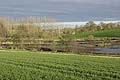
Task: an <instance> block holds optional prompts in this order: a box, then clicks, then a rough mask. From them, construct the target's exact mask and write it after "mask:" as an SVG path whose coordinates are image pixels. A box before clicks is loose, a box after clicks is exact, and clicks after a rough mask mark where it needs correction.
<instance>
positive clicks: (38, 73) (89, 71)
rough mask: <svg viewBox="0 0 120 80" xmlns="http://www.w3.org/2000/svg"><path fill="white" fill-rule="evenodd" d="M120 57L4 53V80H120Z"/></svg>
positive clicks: (0, 60) (0, 70)
mask: <svg viewBox="0 0 120 80" xmlns="http://www.w3.org/2000/svg"><path fill="white" fill-rule="evenodd" d="M119 74H120V58H112V57H110V58H109V57H98V56H97V57H95V56H88V55H67V54H52V53H47V52H28V51H6V50H5V51H3V50H2V51H0V79H1V80H2V79H4V80H10V79H11V80H103V79H104V80H119V79H120V75H119Z"/></svg>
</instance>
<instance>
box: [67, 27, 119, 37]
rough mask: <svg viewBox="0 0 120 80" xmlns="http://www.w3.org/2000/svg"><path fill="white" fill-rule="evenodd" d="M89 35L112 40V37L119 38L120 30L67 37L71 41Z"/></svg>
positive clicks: (84, 33)
mask: <svg viewBox="0 0 120 80" xmlns="http://www.w3.org/2000/svg"><path fill="white" fill-rule="evenodd" d="M90 35H93V36H94V37H96V38H113V37H117V38H120V29H113V30H103V31H95V32H83V33H77V34H75V35H70V36H68V38H72V39H73V38H75V39H79V38H87V37H88V36H90Z"/></svg>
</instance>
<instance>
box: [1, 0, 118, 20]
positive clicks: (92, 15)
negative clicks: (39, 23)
mask: <svg viewBox="0 0 120 80" xmlns="http://www.w3.org/2000/svg"><path fill="white" fill-rule="evenodd" d="M0 16H10V17H24V16H40V17H43V16H46V17H51V18H55V19H56V20H58V21H89V20H119V19H120V0H0Z"/></svg>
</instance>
